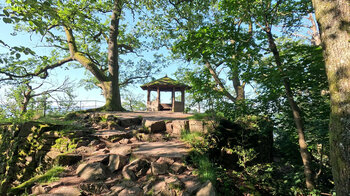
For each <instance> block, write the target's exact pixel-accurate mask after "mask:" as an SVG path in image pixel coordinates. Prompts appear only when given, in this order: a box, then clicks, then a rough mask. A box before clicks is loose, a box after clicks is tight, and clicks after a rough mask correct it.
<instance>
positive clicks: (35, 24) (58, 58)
mask: <svg viewBox="0 0 350 196" xmlns="http://www.w3.org/2000/svg"><path fill="white" fill-rule="evenodd" d="M7 3H8V7H7V8H5V10H4V12H5V14H6V15H8V17H7V18H6V19H8V20H6V21H7V22H11V20H10V19H11V18H10V17H12V16H16V19H17V20H18V21H19V22H21V23H20V25H18V26H17V27H16V29H17V30H24V31H27V32H30V33H33V34H36V35H40V36H41V40H42V44H44V45H45V46H48V47H52V49H53V55H52V56H51V57H49V58H45V59H40V60H39V62H38V63H37V64H39V65H40V66H38V67H36V69H34V70H33V71H32V72H27V71H25V73H24V75H26V76H30V75H38V76H41V77H46V75H45V74H46V73H47V70H48V69H53V68H56V67H58V66H62V65H64V64H66V63H68V62H77V63H78V64H79V65H80V66H83V67H85V68H86V69H87V70H88V71H89V72H90V73H91V74H92V76H93V79H92V80H90V81H93V82H94V84H95V85H97V86H99V87H100V88H101V89H102V91H103V95H104V97H105V99H106V104H105V106H104V109H105V110H115V111H120V110H123V108H122V105H121V99H120V86H121V85H125V84H128V83H130V82H132V81H134V80H135V79H142V78H145V77H148V76H149V75H150V73H151V72H152V65H151V63H149V62H147V61H145V60H144V59H142V58H141V57H140V53H141V52H142V51H141V49H140V48H142V49H143V51H144V50H149V49H151V45H152V44H149V43H148V46H150V47H148V46H147V45H146V44H145V43H144V42H148V41H149V40H147V39H146V37H145V36H144V35H143V34H142V33H143V32H142V31H141V29H140V28H139V26H138V24H139V23H141V22H143V21H142V20H143V19H144V18H145V17H146V16H148V15H147V14H145V12H146V11H147V6H146V5H145V4H146V3H145V2H143V1H124V0H113V1H112V0H106V1H86V0H80V1H72V0H55V1H46V0H41V1H27V0H15V1H7ZM4 21H5V20H4ZM140 40H143V41H140ZM152 46H153V45H152ZM106 49H107V50H106ZM127 54H132V55H133V56H128V57H127V58H125V59H122V56H123V55H127ZM131 59H139V61H138V62H137V61H136V62H135V61H133V60H131ZM122 66H124V68H123V70H121V67H122ZM17 69H18V68H17ZM19 69H22V70H25V69H26V67H20V68H19ZM2 73H3V74H5V75H6V74H7V75H8V76H10V78H15V77H23V72H22V74H19V73H17V74H12V75H11V68H8V67H7V68H6V69H2ZM121 73H122V76H121Z"/></svg>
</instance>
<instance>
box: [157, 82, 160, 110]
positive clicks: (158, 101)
mask: <svg viewBox="0 0 350 196" xmlns="http://www.w3.org/2000/svg"><path fill="white" fill-rule="evenodd" d="M157 103H158V106H157V108H158V111H160V90H159V87H157Z"/></svg>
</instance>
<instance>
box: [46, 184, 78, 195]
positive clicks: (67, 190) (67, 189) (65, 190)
mask: <svg viewBox="0 0 350 196" xmlns="http://www.w3.org/2000/svg"><path fill="white" fill-rule="evenodd" d="M50 195H65V196H80V195H81V193H80V190H79V189H78V188H77V187H73V186H61V187H58V188H57V189H55V190H53V191H52V192H50Z"/></svg>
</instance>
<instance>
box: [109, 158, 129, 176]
mask: <svg viewBox="0 0 350 196" xmlns="http://www.w3.org/2000/svg"><path fill="white" fill-rule="evenodd" d="M128 160H129V158H128V157H127V156H123V155H117V154H111V155H110V156H109V163H108V169H109V170H110V171H111V172H114V171H117V170H119V169H122V168H123V167H124V166H125V165H126V164H127V163H128Z"/></svg>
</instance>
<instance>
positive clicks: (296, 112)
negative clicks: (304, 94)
mask: <svg viewBox="0 0 350 196" xmlns="http://www.w3.org/2000/svg"><path fill="white" fill-rule="evenodd" d="M265 32H266V34H267V37H268V41H269V48H270V50H271V51H272V53H273V56H274V58H275V62H276V65H277V67H278V69H279V72H280V74H281V76H282V78H283V85H284V88H285V90H286V96H287V99H288V102H289V106H290V108H291V110H292V112H293V118H294V122H295V126H296V128H297V132H298V137H299V150H300V155H301V159H302V161H303V165H304V175H305V180H306V187H307V188H308V189H309V190H312V189H314V188H315V184H314V181H313V172H312V170H311V165H310V164H311V155H310V153H309V151H308V150H307V143H306V141H305V135H304V124H303V120H302V117H301V114H300V108H299V107H298V105H297V104H296V102H295V100H294V97H293V91H292V89H291V87H290V81H289V78H288V77H287V76H286V75H285V74H284V73H283V70H282V61H281V57H280V54H279V51H278V49H277V47H276V44H275V40H274V38H273V36H272V33H271V29H270V28H269V27H267V28H266V30H265Z"/></svg>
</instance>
